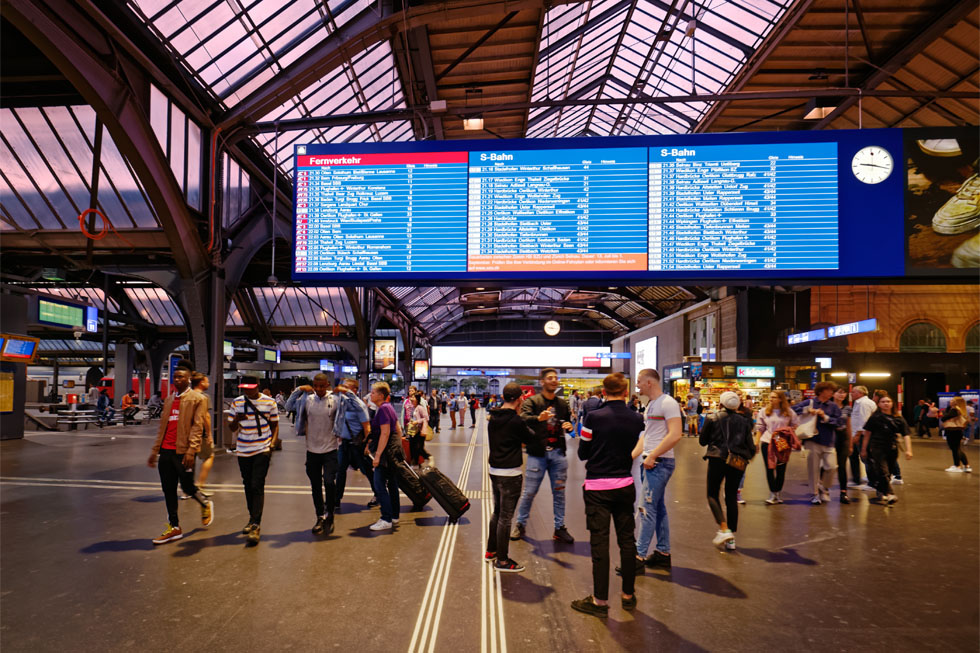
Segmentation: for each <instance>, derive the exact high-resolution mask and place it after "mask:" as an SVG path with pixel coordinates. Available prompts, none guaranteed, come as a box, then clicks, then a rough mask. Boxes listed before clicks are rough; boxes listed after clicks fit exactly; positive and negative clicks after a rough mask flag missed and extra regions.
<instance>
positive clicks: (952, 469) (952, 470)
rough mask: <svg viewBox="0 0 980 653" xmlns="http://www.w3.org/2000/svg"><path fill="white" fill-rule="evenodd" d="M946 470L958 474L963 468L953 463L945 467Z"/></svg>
mask: <svg viewBox="0 0 980 653" xmlns="http://www.w3.org/2000/svg"><path fill="white" fill-rule="evenodd" d="M946 471H947V472H953V473H955V474H958V473H960V472H962V471H963V470H962V469H960V468H959V467H956V466H955V465H953V466H950V467H947V468H946Z"/></svg>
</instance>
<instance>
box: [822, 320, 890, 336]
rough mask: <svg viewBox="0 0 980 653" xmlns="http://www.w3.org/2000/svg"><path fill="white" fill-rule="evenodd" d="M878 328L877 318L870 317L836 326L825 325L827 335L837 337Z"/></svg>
mask: <svg viewBox="0 0 980 653" xmlns="http://www.w3.org/2000/svg"><path fill="white" fill-rule="evenodd" d="M877 330H878V320H876V319H875V318H871V319H870V320H861V321H860V322H848V323H847V324H838V325H836V326H832V327H827V337H828V338H837V337H840V336H850V335H854V334H855V333H867V332H869V331H877Z"/></svg>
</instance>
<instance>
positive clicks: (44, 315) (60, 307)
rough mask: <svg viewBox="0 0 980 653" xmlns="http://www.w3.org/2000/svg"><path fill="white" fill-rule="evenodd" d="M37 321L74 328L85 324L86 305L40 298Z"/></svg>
mask: <svg viewBox="0 0 980 653" xmlns="http://www.w3.org/2000/svg"><path fill="white" fill-rule="evenodd" d="M37 321H38V322H40V323H42V324H50V325H52V326H59V327H67V328H69V329H70V328H72V327H75V326H85V325H86V321H85V307H84V306H79V305H77V304H68V303H66V302H56V301H52V300H50V299H42V298H40V297H39V298H38V300H37Z"/></svg>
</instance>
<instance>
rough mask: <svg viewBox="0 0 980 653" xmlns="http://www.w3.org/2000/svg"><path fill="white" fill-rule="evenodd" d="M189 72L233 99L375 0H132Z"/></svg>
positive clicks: (226, 103) (233, 101)
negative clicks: (162, 0)
mask: <svg viewBox="0 0 980 653" xmlns="http://www.w3.org/2000/svg"><path fill="white" fill-rule="evenodd" d="M128 4H129V7H130V8H131V9H132V10H133V11H134V12H135V13H136V14H137V15H138V16H139V17H140V18H141V19H142V20H143V21H144V22H145V23H146V24H147V26H149V28H150V29H151V30H152V31H153V32H154V33H155V34H156V35H157V37H158V38H159V39H160V40H161V41H163V43H164V45H165V46H166V47H167V49H168V50H170V52H171V53H173V55H174V57H175V58H176V59H177V61H179V62H180V63H181V64H182V65H183V66H184V67H185V68H186V69H187V71H188V72H190V73H191V75H193V76H194V77H196V78H197V79H198V81H199V82H200V83H201V85H202V86H203V87H204V88H207V89H209V90H210V91H211V92H212V94H213V95H214V96H215V97H216V98H217V99H218V100H219V101H220V102H221V103H222V104H224V106H225V107H232V106H234V105H236V104H237V103H238V102H240V101H241V100H242V99H243V98H245V97H246V96H248V94H249V93H251V92H252V91H254V90H255V89H256V88H258V87H259V86H261V85H262V84H263V83H265V82H267V81H269V80H270V79H272V78H273V77H274V76H275V75H276V74H278V73H280V72H282V70H283V69H284V68H285V67H286V66H288V65H289V64H291V63H292V62H294V61H295V60H296V59H297V58H298V57H299V56H300V55H302V54H303V53H304V52H306V51H307V50H308V49H310V48H311V47H312V46H313V45H315V44H317V43H319V42H320V41H322V40H323V39H325V38H326V37H327V36H329V35H330V34H332V33H333V32H335V31H337V29H338V28H340V27H342V26H343V25H344V24H346V23H347V22H348V21H350V20H351V18H353V17H354V16H356V15H357V14H358V13H359V12H360V11H362V10H364V9H365V8H367V7H369V6H370V5H371V0H290V1H289V2H281V1H280V0H204V1H203V2H200V1H197V0H173V1H171V2H167V3H163V2H159V1H158V0H129V1H128Z"/></svg>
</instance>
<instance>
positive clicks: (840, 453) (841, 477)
mask: <svg viewBox="0 0 980 653" xmlns="http://www.w3.org/2000/svg"><path fill="white" fill-rule="evenodd" d="M850 443H851V436H850V435H848V433H847V429H844V430H843V431H837V435H836V436H835V438H834V449H836V450H837V482H838V483H840V491H841V493H842V494H846V493H847V463H848V460H849V459H850V457H851V454H850V452H849V451H848V448H849V446H850ZM854 480H855V481H857V482H858V483H860V482H861V479H860V478H856V479H854ZM827 489H828V490H829V489H830V488H827Z"/></svg>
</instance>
